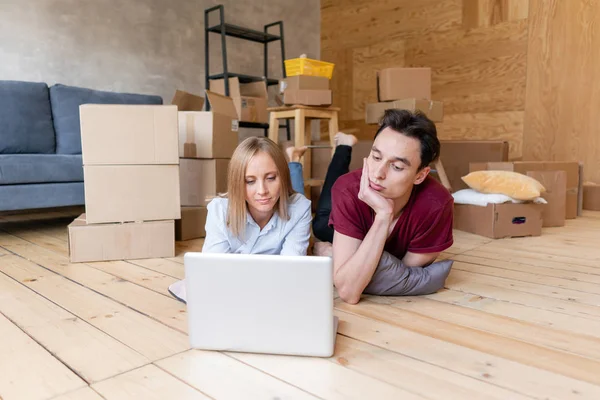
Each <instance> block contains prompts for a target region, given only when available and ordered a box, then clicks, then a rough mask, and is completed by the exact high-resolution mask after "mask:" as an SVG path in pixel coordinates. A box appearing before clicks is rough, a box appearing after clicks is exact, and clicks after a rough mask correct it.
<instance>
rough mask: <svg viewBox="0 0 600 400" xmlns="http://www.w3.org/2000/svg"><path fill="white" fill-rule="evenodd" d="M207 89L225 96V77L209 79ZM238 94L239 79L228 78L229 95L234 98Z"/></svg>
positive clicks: (239, 94)
mask: <svg viewBox="0 0 600 400" xmlns="http://www.w3.org/2000/svg"><path fill="white" fill-rule="evenodd" d="M208 89H209V90H210V91H211V92H215V93H218V94H220V95H223V96H225V79H213V80H211V81H210V83H209V88H208ZM240 96H241V93H240V80H239V79H238V78H237V77H235V78H229V97H231V98H234V97H240Z"/></svg>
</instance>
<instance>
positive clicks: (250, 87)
mask: <svg viewBox="0 0 600 400" xmlns="http://www.w3.org/2000/svg"><path fill="white" fill-rule="evenodd" d="M236 79H237V78H236ZM240 94H241V95H242V96H247V97H258V98H261V99H266V98H267V97H268V93H267V84H266V83H265V82H264V81H261V82H251V83H244V84H242V85H240Z"/></svg>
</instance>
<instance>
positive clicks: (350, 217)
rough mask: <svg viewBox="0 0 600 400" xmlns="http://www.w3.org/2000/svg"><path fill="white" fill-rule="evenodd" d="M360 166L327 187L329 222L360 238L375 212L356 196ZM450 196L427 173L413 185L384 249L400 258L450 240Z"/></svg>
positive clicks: (443, 247) (444, 246) (449, 243)
mask: <svg viewBox="0 0 600 400" xmlns="http://www.w3.org/2000/svg"><path fill="white" fill-rule="evenodd" d="M361 174H362V169H358V170H356V171H352V172H350V173H348V174H345V175H343V176H341V177H339V178H338V179H337V181H336V182H335V184H334V185H333V188H332V190H331V201H332V206H331V214H330V215H329V225H330V226H331V227H333V229H334V230H336V231H337V232H339V233H342V234H344V235H346V236H350V237H353V238H356V239H360V240H363V239H364V238H365V236H366V235H367V233H368V232H369V229H370V228H371V226H372V225H373V222H374V220H375V212H374V211H373V209H372V208H371V207H369V206H368V205H367V204H366V203H364V202H363V201H362V200H360V199H359V198H358V191H359V189H360V177H361ZM453 208H454V199H453V198H452V195H451V194H450V193H449V192H448V190H446V189H445V188H444V187H443V186H442V185H441V184H440V183H439V182H438V181H436V180H435V179H433V178H432V177H430V176H428V177H427V178H425V180H424V181H423V182H422V183H421V184H420V185H415V186H414V187H413V191H412V193H411V195H410V199H409V200H408V203H407V204H406V206H405V207H404V210H403V211H402V214H400V217H399V218H398V221H397V223H396V225H395V226H394V230H393V231H392V233H391V234H390V236H389V237H388V238H387V241H386V243H385V248H384V249H385V251H387V252H388V253H390V254H392V255H394V256H396V257H398V258H400V259H401V258H403V257H404V255H405V254H406V252H407V251H410V252H411V253H437V252H441V251H444V250H446V249H447V248H449V247H450V246H452V243H453V237H452V218H453Z"/></svg>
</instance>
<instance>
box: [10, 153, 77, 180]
mask: <svg viewBox="0 0 600 400" xmlns="http://www.w3.org/2000/svg"><path fill="white" fill-rule="evenodd" d="M56 182H83V166H82V161H81V155H67V154H1V155H0V185H16V184H25V183H27V184H29V183H56Z"/></svg>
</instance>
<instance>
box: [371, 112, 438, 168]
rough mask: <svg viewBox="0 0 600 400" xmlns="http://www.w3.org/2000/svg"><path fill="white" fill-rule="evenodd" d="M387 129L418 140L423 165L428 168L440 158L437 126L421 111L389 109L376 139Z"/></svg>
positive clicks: (384, 115) (421, 166) (382, 120)
mask: <svg viewBox="0 0 600 400" xmlns="http://www.w3.org/2000/svg"><path fill="white" fill-rule="evenodd" d="M385 128H391V129H393V130H394V131H396V132H398V133H400V134H402V135H405V136H408V137H411V138H415V139H417V140H418V141H419V142H420V143H421V165H419V170H421V169H423V168H425V167H427V166H428V165H429V164H430V163H432V162H433V161H435V160H437V158H438V157H439V156H440V141H439V140H438V137H437V129H436V127H435V124H434V123H433V122H432V121H431V120H430V119H429V118H427V116H426V115H425V114H424V113H423V112H421V111H415V112H412V111H408V110H398V109H389V110H385V113H384V114H383V117H382V118H381V123H380V126H379V129H378V130H377V133H376V134H375V137H377V135H379V133H380V132H381V131H383V130H384V129H385Z"/></svg>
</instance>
